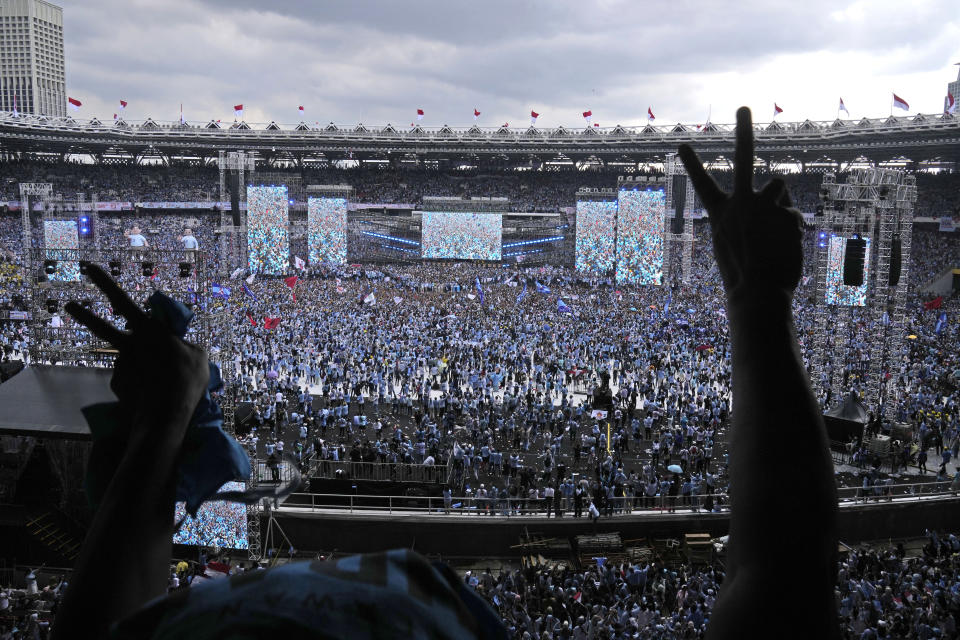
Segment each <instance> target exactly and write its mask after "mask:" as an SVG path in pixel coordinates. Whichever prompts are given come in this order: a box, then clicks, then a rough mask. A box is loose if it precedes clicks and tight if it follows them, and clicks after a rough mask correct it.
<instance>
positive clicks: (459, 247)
mask: <svg viewBox="0 0 960 640" xmlns="http://www.w3.org/2000/svg"><path fill="white" fill-rule="evenodd" d="M422 235H423V240H422V244H421V251H422V253H421V255H422V256H423V257H424V258H436V259H440V258H452V259H456V260H499V259H500V255H501V246H502V240H503V216H502V215H500V214H499V213H467V212H460V211H453V212H448V211H424V212H423V231H422Z"/></svg>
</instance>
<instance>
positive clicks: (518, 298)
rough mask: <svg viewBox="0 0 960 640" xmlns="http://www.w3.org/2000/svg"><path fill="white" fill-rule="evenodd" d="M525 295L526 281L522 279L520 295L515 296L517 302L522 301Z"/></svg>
mask: <svg viewBox="0 0 960 640" xmlns="http://www.w3.org/2000/svg"><path fill="white" fill-rule="evenodd" d="M526 295H527V281H526V280H524V281H523V291H521V292H520V295H518V296H517V304H520V303H521V302H523V299H524V298H525V297H526Z"/></svg>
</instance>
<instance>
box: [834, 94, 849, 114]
mask: <svg viewBox="0 0 960 640" xmlns="http://www.w3.org/2000/svg"><path fill="white" fill-rule="evenodd" d="M841 111H843V112H844V113H845V114H847V116H849V115H850V112H849V111H847V105H845V104H843V98H840V106H839V107H837V113H838V114H839V113H840V112H841Z"/></svg>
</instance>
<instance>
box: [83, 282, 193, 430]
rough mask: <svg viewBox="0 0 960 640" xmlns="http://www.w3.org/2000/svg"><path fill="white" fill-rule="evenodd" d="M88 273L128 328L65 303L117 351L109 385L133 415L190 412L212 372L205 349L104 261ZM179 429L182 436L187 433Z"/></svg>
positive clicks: (86, 325) (95, 333) (91, 329)
mask: <svg viewBox="0 0 960 640" xmlns="http://www.w3.org/2000/svg"><path fill="white" fill-rule="evenodd" d="M87 275H88V276H89V277H90V279H91V280H92V281H93V283H94V284H95V285H97V287H98V288H99V289H100V290H101V291H103V293H104V294H105V295H106V296H107V299H108V300H109V301H110V304H111V306H112V307H113V310H114V312H115V313H117V314H118V315H120V316H122V317H123V318H124V319H126V326H127V330H126V331H121V330H119V329H117V328H116V327H115V326H113V325H112V324H110V323H109V322H107V321H106V320H104V319H103V318H101V317H99V316H97V315H96V314H94V313H92V312H91V311H90V310H88V309H85V308H84V307H82V306H81V305H80V304H78V303H77V302H69V303H67V305H66V307H65V309H66V311H67V312H68V313H69V314H70V315H71V316H73V318H74V319H75V320H76V321H77V322H79V323H80V324H82V325H84V326H85V327H87V328H88V329H90V331H91V333H93V334H94V335H95V336H97V337H98V338H100V339H102V340H105V341H106V342H109V343H110V344H111V345H113V346H114V347H116V349H117V350H118V351H119V353H118V356H117V361H116V364H115V367H114V374H113V379H112V381H111V385H110V386H111V388H112V389H113V391H114V393H116V394H117V397H118V398H119V400H120V404H121V406H122V407H124V409H125V410H128V411H130V415H135V414H136V413H138V412H142V411H148V412H157V413H160V414H162V415H168V413H169V412H170V411H186V412H187V415H188V416H189V415H190V414H191V413H192V412H193V409H194V408H195V407H196V406H197V403H198V402H199V401H200V398H201V397H202V396H203V393H204V390H205V389H206V385H207V381H208V378H209V367H208V364H207V356H206V354H205V353H204V351H203V350H202V349H200V348H199V347H197V346H196V345H193V344H189V343H187V342H184V341H183V340H181V339H180V338H178V337H177V336H175V335H174V334H173V333H172V332H171V331H170V330H169V329H167V328H166V327H164V326H163V325H161V324H160V323H159V322H157V321H156V320H153V319H152V318H150V316H149V315H147V314H146V313H145V312H144V311H143V310H142V309H140V308H139V307H138V306H137V305H136V304H135V303H134V302H133V301H132V300H131V299H130V298H129V297H128V296H127V294H125V293H124V292H123V290H121V289H120V287H119V286H117V283H116V282H114V281H113V280H112V279H111V278H110V276H108V275H107V274H106V273H105V272H104V271H103V269H101V268H100V267H98V266H96V265H94V264H91V265H89V266H88V268H87ZM185 426H186V425H185V424H184V428H185ZM179 435H180V437H181V439H182V435H183V434H182V433H181V434H179Z"/></svg>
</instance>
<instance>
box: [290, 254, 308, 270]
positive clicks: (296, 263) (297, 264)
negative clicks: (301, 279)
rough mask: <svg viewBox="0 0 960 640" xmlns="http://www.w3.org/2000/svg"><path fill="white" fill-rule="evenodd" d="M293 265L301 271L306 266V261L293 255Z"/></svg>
mask: <svg viewBox="0 0 960 640" xmlns="http://www.w3.org/2000/svg"><path fill="white" fill-rule="evenodd" d="M293 266H294V267H296V268H297V269H300V270H301V271H303V270H304V269H306V268H307V263H306V262H304V261H303V259H302V258H300V256H293Z"/></svg>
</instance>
